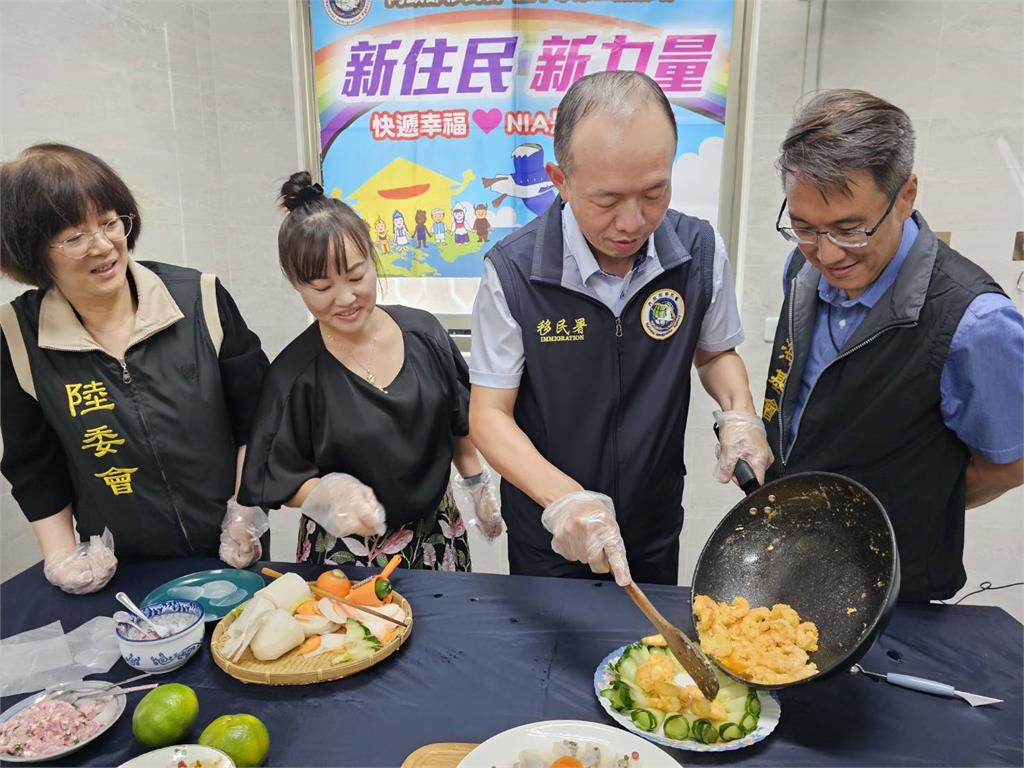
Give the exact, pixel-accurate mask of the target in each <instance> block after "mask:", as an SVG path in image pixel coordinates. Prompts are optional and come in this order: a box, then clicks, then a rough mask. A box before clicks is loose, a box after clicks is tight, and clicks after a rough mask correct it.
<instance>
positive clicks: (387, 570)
mask: <svg viewBox="0 0 1024 768" xmlns="http://www.w3.org/2000/svg"><path fill="white" fill-rule="evenodd" d="M401 564H402V556H401V555H395V556H394V557H392V558H391V560H389V561H388V564H387V565H385V566H384V570H383V571H381V572H380V577H381V578H382V579H390V578H391V574H392V573H394V572H395V568H397V567H398V566H399V565H401Z"/></svg>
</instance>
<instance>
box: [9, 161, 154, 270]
mask: <svg viewBox="0 0 1024 768" xmlns="http://www.w3.org/2000/svg"><path fill="white" fill-rule="evenodd" d="M108 210H111V211H115V212H116V213H117V215H118V216H132V217H133V221H132V229H131V232H129V233H128V250H129V251H131V250H134V248H135V241H136V240H138V239H139V234H140V233H141V232H142V217H141V216H140V215H139V206H138V203H136V202H135V197H134V196H133V195H132V193H131V191H130V190H129V189H128V185H127V184H125V183H124V180H123V179H122V178H121V177H120V176H118V175H117V173H116V172H115V171H114V169H113V168H111V167H110V166H109V165H107V164H106V163H105V162H103V161H102V160H100V159H99V158H98V157H96V155H93V154H91V153H89V152H86V151H85V150H82V149H77V148H75V147H69V146H67V145H66V144H36V145H34V146H31V147H29V148H28V149H26V150H25V151H24V152H22V153H21V154H20V155H19V156H18V158H17V159H16V160H12V161H10V162H8V163H4V164H3V165H2V166H0V271H2V272H3V274H4V275H5V276H6V277H9V278H11V279H13V280H17V281H18V282H20V283H27V284H29V285H34V286H36V287H40V288H45V287H48V286H49V285H51V284H52V283H53V275H52V273H51V270H50V259H49V254H48V252H49V249H50V245H51V240H52V239H53V238H54V236H55V235H57V234H58V233H60V232H61V230H64V229H67V228H68V227H77V226H80V225H82V224H83V223H84V222H85V221H86V220H87V219H88V218H89V217H90V216H91V215H95V214H100V213H103V212H105V211H108Z"/></svg>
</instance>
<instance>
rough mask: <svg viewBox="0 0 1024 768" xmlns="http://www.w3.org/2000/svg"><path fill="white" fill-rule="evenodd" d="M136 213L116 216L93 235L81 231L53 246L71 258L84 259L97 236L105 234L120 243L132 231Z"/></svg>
mask: <svg viewBox="0 0 1024 768" xmlns="http://www.w3.org/2000/svg"><path fill="white" fill-rule="evenodd" d="M134 218H135V215H134V214H127V215H125V216H115V217H114V218H112V219H111V220H110V221H108V222H107V223H106V224H104V225H103V226H102V227H100V228H99V229H97V230H96V231H95V232H93V233H92V234H91V235H89V234H86V233H85V232H79V233H78V234H77V235H72V236H71V237H68V238H65V239H64V240H62V241H61V242H59V243H57V244H56V245H51V246H50V247H51V248H60V249H61V250H62V251H64V255H65V256H67V257H68V258H69V259H82V258H85V254H87V253H88V252H89V249H91V248H92V244H93V243H94V242H95V241H96V238H97V237H98V236H100V235H103V238H104V239H105V240H107V241H108V242H111V243H118V242H120V241H121V240H124V239H125V238H126V237H128V235H129V234H130V233H131V231H132V220H133V219H134Z"/></svg>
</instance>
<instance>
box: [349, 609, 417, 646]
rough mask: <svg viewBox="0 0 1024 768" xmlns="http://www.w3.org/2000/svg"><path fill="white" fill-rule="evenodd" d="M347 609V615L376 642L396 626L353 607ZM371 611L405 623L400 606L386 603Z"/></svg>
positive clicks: (403, 613)
mask: <svg viewBox="0 0 1024 768" xmlns="http://www.w3.org/2000/svg"><path fill="white" fill-rule="evenodd" d="M347 608H348V613H349V615H350V616H352V618H354V619H356V620H357V621H359V622H360V623H362V624H363V625H364V626H365V627H366V628H367V629H368V630H370V633H371V634H372V635H373V636H374V637H376V638H377V639H378V640H383V639H384V636H385V635H386V634H387V633H388V632H390V631H391V630H393V629H395V628H396V627H397V626H398V625H397V624H394V623H392V622H390V621H388V620H387V619H381V618H378V617H377V616H373V615H372V614H369V613H367V612H366V611H362V610H360V609H358V608H356V607H354V606H347ZM373 610H374V611H376V612H377V613H383V614H385V615H386V616H390V617H391V618H393V619H396V620H398V621H405V611H404V610H403V609H402V606H400V605H395V604H394V603H387V604H385V605H380V606H375V607H374V609H373Z"/></svg>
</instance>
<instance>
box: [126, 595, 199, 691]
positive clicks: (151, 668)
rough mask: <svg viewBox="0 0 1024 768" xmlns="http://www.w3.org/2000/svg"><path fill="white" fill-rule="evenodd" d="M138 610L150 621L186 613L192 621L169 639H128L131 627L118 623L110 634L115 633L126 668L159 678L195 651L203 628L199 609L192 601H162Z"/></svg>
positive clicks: (178, 665)
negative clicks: (168, 615) (167, 615)
mask: <svg viewBox="0 0 1024 768" xmlns="http://www.w3.org/2000/svg"><path fill="white" fill-rule="evenodd" d="M141 610H142V612H143V613H144V614H146V615H147V616H148V617H149V618H151V619H152V618H153V617H155V616H163V615H165V614H171V613H186V614H189V615H190V616H191V617H192V620H191V621H190V622H189V624H188V626H186V627H185V628H184V629H182V630H180V631H178V632H175V633H174V634H172V635H168V636H167V637H161V638H154V639H151V640H133V639H131V635H130V634H129V632H132V633H134V630H133V629H132V627H131V625H130V624H125V623H119V624H118V625H117V626H116V627H115V630H114V631H115V632H116V633H117V644H118V645H119V646H120V648H121V656H122V657H123V658H124V660H125V662H126V663H127V664H128V666H130V667H133V668H135V669H137V670H139V671H140V672H149V673H151V674H154V675H159V674H161V673H163V672H170V671H171V670H173V669H177V668H178V667H180V666H181V665H182V664H184V663H185V662H186V661H188V660H189V659H191V658H192V657H193V656H194V655H195V653H196V651H198V650H199V646H200V645H202V642H203V632H204V631H205V629H206V624H205V623H204V621H203V614H204V611H203V606H201V605H200V604H199V603H197V602H196V601H195V600H164V601H162V602H159V603H152V604H150V605H144V606H142V608H141ZM157 623H158V624H159V622H157Z"/></svg>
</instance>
